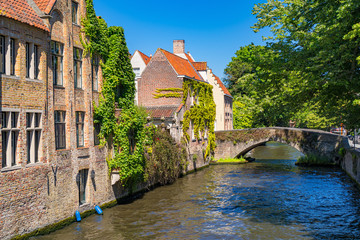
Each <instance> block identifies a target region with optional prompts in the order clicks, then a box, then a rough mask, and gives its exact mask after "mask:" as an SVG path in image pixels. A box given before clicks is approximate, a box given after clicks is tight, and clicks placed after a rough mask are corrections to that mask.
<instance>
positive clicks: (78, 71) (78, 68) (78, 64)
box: [73, 47, 82, 89]
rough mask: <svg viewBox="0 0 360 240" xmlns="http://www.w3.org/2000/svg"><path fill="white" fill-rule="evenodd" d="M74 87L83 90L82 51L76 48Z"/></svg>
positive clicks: (74, 55) (74, 56)
mask: <svg viewBox="0 0 360 240" xmlns="http://www.w3.org/2000/svg"><path fill="white" fill-rule="evenodd" d="M73 59H74V85H75V88H76V89H82V49H80V48H76V47H74V54H73Z"/></svg>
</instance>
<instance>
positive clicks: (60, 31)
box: [0, 0, 116, 239]
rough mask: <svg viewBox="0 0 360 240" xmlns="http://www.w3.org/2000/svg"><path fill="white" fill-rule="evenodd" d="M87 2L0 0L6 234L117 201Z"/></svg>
mask: <svg viewBox="0 0 360 240" xmlns="http://www.w3.org/2000/svg"><path fill="white" fill-rule="evenodd" d="M85 11H86V9H85V0H73V1H72V0H57V1H55V0H8V1H1V2H0V81H1V90H0V104H1V105H0V106H1V109H0V110H1V134H0V135H1V136H0V144H1V148H0V149H1V160H0V162H1V165H0V183H1V184H0V239H7V238H11V237H12V236H15V235H19V234H24V233H26V232H30V231H32V230H35V229H36V228H39V227H42V226H46V225H49V224H51V223H55V222H58V221H60V220H62V219H64V218H67V217H71V216H73V214H74V212H75V211H76V210H79V211H84V210H88V209H92V208H93V207H94V205H96V204H101V203H104V202H107V201H110V200H113V199H115V197H116V196H115V194H114V192H113V189H112V186H111V184H110V179H109V175H108V168H107V163H106V159H105V155H106V154H105V151H106V149H104V148H99V146H97V144H98V142H99V141H98V139H97V137H96V136H97V134H96V130H97V129H98V126H94V124H93V102H95V103H96V102H98V98H99V90H100V86H101V81H102V78H101V76H102V74H101V68H100V67H99V61H98V59H90V58H89V57H88V56H85V55H84V54H83V50H82V48H83V47H82V44H81V42H80V30H81V26H80V20H81V17H84V16H85Z"/></svg>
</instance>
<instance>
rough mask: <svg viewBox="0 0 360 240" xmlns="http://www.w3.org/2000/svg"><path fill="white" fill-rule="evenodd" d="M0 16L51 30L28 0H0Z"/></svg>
mask: <svg viewBox="0 0 360 240" xmlns="http://www.w3.org/2000/svg"><path fill="white" fill-rule="evenodd" d="M0 16H4V17H8V18H11V19H14V20H16V21H19V22H22V23H26V24H29V25H30V26H34V27H36V28H40V29H42V30H45V31H47V32H49V29H48V27H47V26H46V25H45V23H44V21H43V20H42V19H41V18H40V17H39V15H38V14H36V12H35V10H34V9H33V8H32V7H31V6H30V5H29V3H28V2H27V1H26V0H2V1H0Z"/></svg>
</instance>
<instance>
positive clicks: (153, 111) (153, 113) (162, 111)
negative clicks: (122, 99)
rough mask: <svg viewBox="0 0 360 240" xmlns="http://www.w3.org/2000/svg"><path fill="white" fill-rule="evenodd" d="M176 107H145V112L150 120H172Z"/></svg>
mask: <svg viewBox="0 0 360 240" xmlns="http://www.w3.org/2000/svg"><path fill="white" fill-rule="evenodd" d="M177 109H178V106H159V107H146V112H147V113H148V114H149V115H150V117H152V118H162V117H165V118H172V117H173V116H174V113H175V112H176V110H177Z"/></svg>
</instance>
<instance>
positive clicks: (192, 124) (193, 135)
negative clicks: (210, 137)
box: [190, 121, 196, 141]
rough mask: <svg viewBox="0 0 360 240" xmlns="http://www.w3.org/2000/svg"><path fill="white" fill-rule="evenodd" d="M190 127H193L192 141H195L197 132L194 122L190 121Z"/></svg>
mask: <svg viewBox="0 0 360 240" xmlns="http://www.w3.org/2000/svg"><path fill="white" fill-rule="evenodd" d="M190 126H191V140H192V141H195V140H196V139H195V131H194V123H193V121H190Z"/></svg>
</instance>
